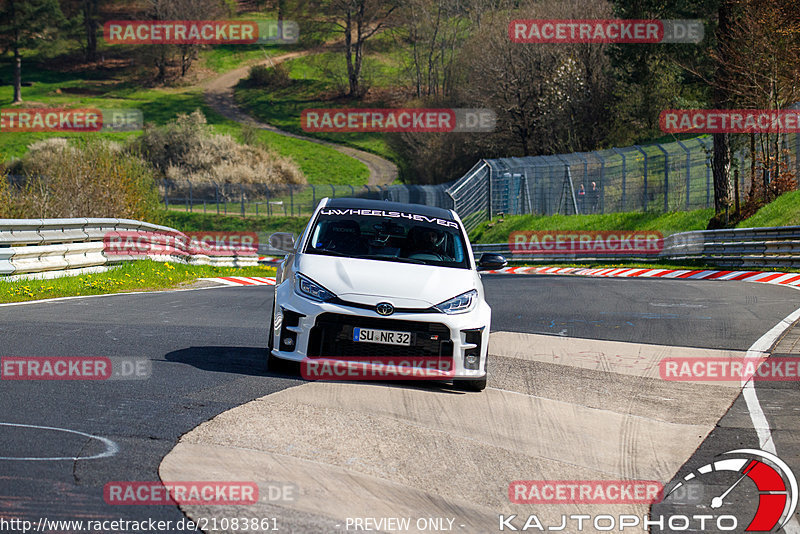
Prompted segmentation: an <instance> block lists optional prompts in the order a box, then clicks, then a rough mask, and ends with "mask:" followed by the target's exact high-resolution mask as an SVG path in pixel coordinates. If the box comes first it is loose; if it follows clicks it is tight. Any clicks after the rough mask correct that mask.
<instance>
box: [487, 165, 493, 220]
mask: <svg viewBox="0 0 800 534" xmlns="http://www.w3.org/2000/svg"><path fill="white" fill-rule="evenodd" d="M487 167H488V170H487V171H486V199H487V201H488V202H489V206H488V208H489V220H490V221H491V220H492V215H493V214H492V171H493V170H494V169H492V166H491V165H487Z"/></svg>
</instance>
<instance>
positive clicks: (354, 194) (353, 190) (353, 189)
mask: <svg viewBox="0 0 800 534" xmlns="http://www.w3.org/2000/svg"><path fill="white" fill-rule="evenodd" d="M348 187H350V196H351V197H354V196H356V190H355V188H353V186H352V185H349V184H348Z"/></svg>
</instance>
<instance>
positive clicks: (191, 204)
mask: <svg viewBox="0 0 800 534" xmlns="http://www.w3.org/2000/svg"><path fill="white" fill-rule="evenodd" d="M189 211H194V193H193V187H192V182H191V181H189Z"/></svg>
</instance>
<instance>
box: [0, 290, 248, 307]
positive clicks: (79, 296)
mask: <svg viewBox="0 0 800 534" xmlns="http://www.w3.org/2000/svg"><path fill="white" fill-rule="evenodd" d="M225 287H228V286H223V285H219V286H209V287H191V288H188V289H166V290H163V291H128V292H126V293H103V294H102V295H75V296H73V297H56V298H52V299H41V300H26V301H23V302H6V303H4V304H0V308H3V307H6V306H24V305H27V304H42V303H45V302H61V301H64V300H78V299H92V298H99V297H118V296H120V295H157V294H159V293H180V292H182V291H202V290H203V289H222V288H225ZM236 287H241V286H239V285H237V286H236Z"/></svg>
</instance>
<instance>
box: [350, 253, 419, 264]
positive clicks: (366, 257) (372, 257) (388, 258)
mask: <svg viewBox="0 0 800 534" xmlns="http://www.w3.org/2000/svg"><path fill="white" fill-rule="evenodd" d="M353 258H358V259H360V260H384V261H396V262H400V263H416V264H418V265H427V263H426V262H424V261H422V260H417V259H414V258H398V257H397V256H380V255H377V254H364V255H362V256H353Z"/></svg>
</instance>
